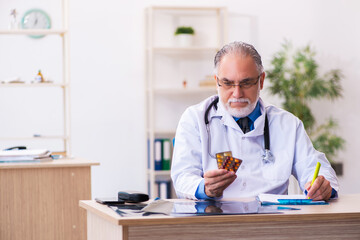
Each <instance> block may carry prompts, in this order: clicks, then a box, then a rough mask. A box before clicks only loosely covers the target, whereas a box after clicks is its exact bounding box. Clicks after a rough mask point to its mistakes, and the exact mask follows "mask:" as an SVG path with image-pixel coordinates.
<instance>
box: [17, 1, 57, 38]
mask: <svg viewBox="0 0 360 240" xmlns="http://www.w3.org/2000/svg"><path fill="white" fill-rule="evenodd" d="M21 27H22V28H23V29H49V28H51V20H50V17H49V15H48V14H47V13H46V12H44V11H43V10H41V9H36V8H34V9H30V10H29V11H27V12H26V13H25V14H24V16H23V18H22V19H21ZM29 36H30V37H32V38H42V37H44V36H45V35H29Z"/></svg>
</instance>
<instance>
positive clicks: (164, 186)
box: [155, 180, 171, 199]
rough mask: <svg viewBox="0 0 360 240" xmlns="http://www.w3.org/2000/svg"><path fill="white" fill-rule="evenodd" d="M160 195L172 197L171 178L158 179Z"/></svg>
mask: <svg viewBox="0 0 360 240" xmlns="http://www.w3.org/2000/svg"><path fill="white" fill-rule="evenodd" d="M155 183H156V184H157V190H158V197H159V198H161V199H169V198H171V180H162V181H156V182H155Z"/></svg>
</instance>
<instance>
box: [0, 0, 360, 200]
mask: <svg viewBox="0 0 360 240" xmlns="http://www.w3.org/2000/svg"><path fill="white" fill-rule="evenodd" d="M18 1H19V2H21V3H22V2H23V1H21V0H18ZM34 1H36V0H34ZM13 2H16V1H11V2H8V1H6V0H0V9H3V7H6V8H7V9H8V8H10V7H12V6H13V4H15V3H13ZM38 2H39V4H38V6H39V5H40V6H42V5H46V4H48V3H47V2H46V1H41V0H38ZM26 4H27V6H28V7H30V6H29V3H26ZM151 4H153V5H196V6H203V5H212V6H226V7H228V9H229V12H230V24H231V25H230V26H231V28H230V31H229V33H230V40H235V39H236V40H244V41H250V42H251V43H252V44H254V45H255V46H256V47H257V49H258V50H259V52H260V54H261V55H262V57H263V61H264V67H265V69H266V68H267V67H268V66H269V60H270V58H271V56H272V54H273V53H274V52H275V51H277V50H278V49H279V47H280V44H281V43H282V42H283V40H284V39H285V38H286V39H288V40H291V41H292V42H293V43H294V45H296V46H303V45H305V44H307V43H311V44H312V46H313V47H314V48H315V49H316V51H317V53H318V54H317V59H318V60H319V63H320V65H321V71H323V72H325V71H327V70H329V69H332V68H340V69H342V70H343V73H344V75H345V79H344V81H343V82H342V84H343V87H344V92H343V95H344V98H343V99H342V100H340V101H337V102H333V103H331V102H315V103H314V104H313V110H314V111H315V112H316V116H317V117H318V119H319V121H321V120H323V119H324V118H325V117H328V116H330V115H331V116H333V117H334V118H336V119H338V120H339V122H340V120H341V122H340V124H341V126H340V128H339V132H338V133H339V134H341V136H343V137H344V138H345V139H346V142H347V143H346V149H345V150H344V151H343V152H341V153H340V154H339V160H341V161H343V162H344V167H345V169H344V172H345V176H344V177H340V184H341V193H359V192H360V185H359V184H355V183H359V182H360V174H358V170H359V169H360V161H359V160H357V159H356V156H357V155H356V154H357V153H358V151H357V147H358V146H360V140H359V138H357V137H356V136H359V135H360V126H359V124H357V121H358V120H359V118H360V111H359V110H360V108H359V106H358V105H357V104H358V103H359V102H360V99H359V98H360V97H359V95H358V94H357V88H358V87H359V83H358V78H359V77H360V70H359V67H358V66H360V59H359V58H358V56H359V55H360V54H359V53H360V47H359V46H358V43H359V42H360V30H359V28H358V26H357V25H358V24H356V23H358V22H360V2H359V1H357V0H346V1H340V0H318V1H311V0H305V1H294V0H293V1H288V0H272V1H268V0H254V1H246V0H238V1H220V0H219V1H215V0H213V1H209V0H207V1H204V0H198V1H196V3H194V1H190V0H182V1H145V0H141V1H140V0H137V1H114V0H103V1H101V2H100V1H85V0H76V1H70V33H71V35H70V39H71V87H72V89H71V97H72V99H71V103H72V137H73V138H72V140H73V142H72V149H73V153H74V155H75V156H78V157H84V158H88V159H91V160H94V161H99V162H100V163H101V165H100V166H98V167H94V168H93V172H92V189H93V197H99V196H115V195H116V193H117V191H118V190H120V189H121V190H126V189H137V190H140V191H146V189H147V186H146V182H145V168H146V161H145V159H146V154H147V153H146V140H145V124H144V120H145V119H144V117H145V114H144V101H145V99H144V32H143V31H144V29H143V28H144V8H145V7H147V6H149V5H151ZM14 7H17V6H14ZM44 8H45V7H44ZM46 8H48V9H51V6H50V7H46ZM46 8H45V9H46ZM23 9H24V10H25V9H27V8H23ZM1 14H3V11H1ZM239 15H247V16H248V24H245V25H242V23H243V21H240V22H239V21H237V20H238V19H239ZM0 19H3V18H1V16H0ZM40 41H41V40H40ZM1 49H2V50H4V49H3V48H1ZM4 51H5V50H4ZM0 55H1V54H0ZM0 59H1V57H0ZM49 69H50V68H49ZM0 70H1V71H0V74H1V72H3V71H5V70H4V69H3V68H1V67H0ZM264 91H265V92H264ZM264 91H263V93H262V96H263V97H264V98H265V100H268V101H274V102H275V103H279V100H278V99H275V98H273V97H268V95H269V94H266V90H264Z"/></svg>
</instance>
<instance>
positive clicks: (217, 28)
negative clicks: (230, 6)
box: [145, 6, 228, 198]
mask: <svg viewBox="0 0 360 240" xmlns="http://www.w3.org/2000/svg"><path fill="white" fill-rule="evenodd" d="M227 17H228V14H227V9H226V8H225V7H163V6H153V7H148V8H147V9H146V10H145V35H146V43H145V51H146V53H145V69H146V71H145V89H146V90H145V95H146V99H145V101H146V103H145V104H146V123H145V124H146V136H147V141H148V144H147V146H148V151H147V153H148V155H147V157H146V159H147V160H146V161H147V164H146V165H147V166H148V168H147V183H148V191H149V195H150V196H151V197H153V198H154V197H157V196H158V194H159V193H158V192H157V191H156V190H157V185H156V182H157V181H158V180H164V179H165V180H170V181H171V179H170V171H166V170H162V171H155V170H154V169H155V163H154V140H155V139H156V138H169V139H170V140H171V141H172V140H173V138H174V137H175V131H176V126H177V123H178V121H179V118H180V116H181V114H182V113H183V111H184V110H185V109H186V107H188V106H190V105H193V104H196V103H198V102H200V101H201V100H203V99H205V98H206V97H208V96H211V95H214V94H216V87H215V80H214V86H209V87H201V86H200V81H202V80H204V79H207V78H209V77H208V76H211V75H212V74H213V59H214V56H215V53H216V52H217V51H218V50H219V49H220V48H221V47H222V46H223V45H224V43H226V42H227V35H228V32H227V31H228V30H227V25H228V23H227V21H228V20H227ZM178 26H192V27H193V28H194V30H195V36H194V43H193V45H191V46H189V47H183V46H178V45H177V44H176V41H175V37H174V32H175V30H176V27H178ZM184 81H186V84H185V85H184ZM171 188H172V183H171ZM171 192H172V195H171V197H176V196H174V191H173V189H172V190H171Z"/></svg>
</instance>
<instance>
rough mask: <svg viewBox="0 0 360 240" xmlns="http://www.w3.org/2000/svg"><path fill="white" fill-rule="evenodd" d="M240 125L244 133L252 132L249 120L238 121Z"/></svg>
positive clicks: (245, 118)
mask: <svg viewBox="0 0 360 240" xmlns="http://www.w3.org/2000/svg"><path fill="white" fill-rule="evenodd" d="M238 124H239V126H240V128H241V130H242V131H243V132H244V133H247V132H250V126H249V118H248V117H244V118H240V119H239V120H238Z"/></svg>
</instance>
